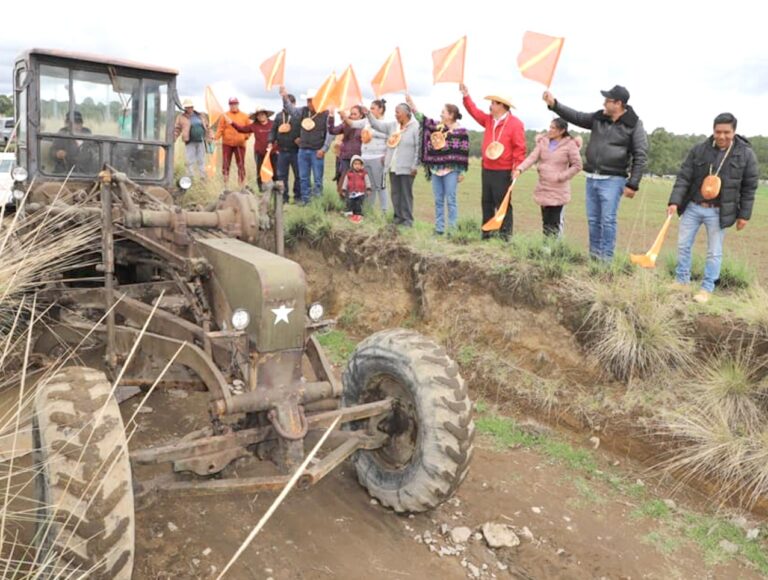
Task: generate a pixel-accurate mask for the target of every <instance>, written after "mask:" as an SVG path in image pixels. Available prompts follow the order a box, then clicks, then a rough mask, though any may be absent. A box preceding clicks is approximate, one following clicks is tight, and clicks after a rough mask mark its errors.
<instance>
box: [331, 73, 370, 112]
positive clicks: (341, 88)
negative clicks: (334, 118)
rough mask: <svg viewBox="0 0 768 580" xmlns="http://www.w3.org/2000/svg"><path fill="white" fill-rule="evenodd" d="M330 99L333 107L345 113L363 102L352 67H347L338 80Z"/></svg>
mask: <svg viewBox="0 0 768 580" xmlns="http://www.w3.org/2000/svg"><path fill="white" fill-rule="evenodd" d="M330 98H331V101H332V102H333V104H334V106H335V107H336V108H337V109H339V110H342V111H347V110H349V109H350V108H351V107H352V106H353V105H359V104H360V103H362V102H363V94H362V93H361V92H360V85H359V84H358V83H357V77H356V76H355V71H354V70H352V65H349V66H348V67H347V70H345V71H344V73H343V74H342V75H341V76H340V77H339V80H338V81H336V85H335V86H334V87H333V93H332V94H331V97H330Z"/></svg>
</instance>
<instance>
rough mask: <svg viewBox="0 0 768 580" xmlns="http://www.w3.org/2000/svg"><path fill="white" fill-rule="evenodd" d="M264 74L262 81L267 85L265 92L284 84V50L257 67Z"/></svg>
mask: <svg viewBox="0 0 768 580" xmlns="http://www.w3.org/2000/svg"><path fill="white" fill-rule="evenodd" d="M259 69H261V72H262V73H263V74H264V81H265V82H266V84H267V90H268V91H271V90H272V87H273V86H275V85H284V84H285V49H283V50H281V51H280V52H278V53H277V54H275V55H273V56H270V57H269V58H268V59H267V60H265V61H264V62H262V63H261V66H259Z"/></svg>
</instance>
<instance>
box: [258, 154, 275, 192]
mask: <svg viewBox="0 0 768 580" xmlns="http://www.w3.org/2000/svg"><path fill="white" fill-rule="evenodd" d="M271 153H272V145H270V146H269V147H267V154H266V157H264V162H263V163H262V164H261V171H259V177H261V180H262V181H263V182H264V183H269V182H270V181H272V178H273V177H274V176H275V170H274V169H273V168H272V158H271V157H270V154H271Z"/></svg>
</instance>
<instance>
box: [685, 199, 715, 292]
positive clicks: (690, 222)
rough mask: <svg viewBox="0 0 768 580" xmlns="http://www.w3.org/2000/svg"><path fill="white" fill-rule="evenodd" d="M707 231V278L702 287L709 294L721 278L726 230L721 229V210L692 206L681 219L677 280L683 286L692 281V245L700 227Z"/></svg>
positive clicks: (705, 276)
mask: <svg viewBox="0 0 768 580" xmlns="http://www.w3.org/2000/svg"><path fill="white" fill-rule="evenodd" d="M702 225H703V226H704V227H705V228H707V263H706V264H705V265H704V279H703V280H702V281H701V287H702V289H703V290H706V291H707V292H712V291H713V290H714V289H715V282H716V281H717V279H718V278H720V265H721V264H722V261H723V237H724V236H725V230H724V229H722V228H721V227H720V208H717V207H701V206H700V205H696V204H695V203H689V204H688V207H686V208H685V213H683V216H682V217H681V218H680V228H679V233H678V236H677V270H676V271H675V278H676V279H677V281H678V282H679V283H681V284H688V283H689V282H690V281H691V255H692V253H693V242H694V240H695V239H696V234H697V233H698V231H699V228H700V227H701V226H702Z"/></svg>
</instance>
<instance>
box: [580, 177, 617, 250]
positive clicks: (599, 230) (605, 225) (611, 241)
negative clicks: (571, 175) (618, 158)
mask: <svg viewBox="0 0 768 580" xmlns="http://www.w3.org/2000/svg"><path fill="white" fill-rule="evenodd" d="M626 182H627V180H626V179H625V178H624V177H608V178H607V179H594V178H592V177H587V196H586V197H587V200H586V201H587V222H588V223H589V255H590V256H592V257H594V258H598V259H601V260H606V261H608V260H611V259H613V251H614V249H615V248H616V214H617V213H618V211H619V201H621V195H622V193H623V192H624V185H625V184H626Z"/></svg>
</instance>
